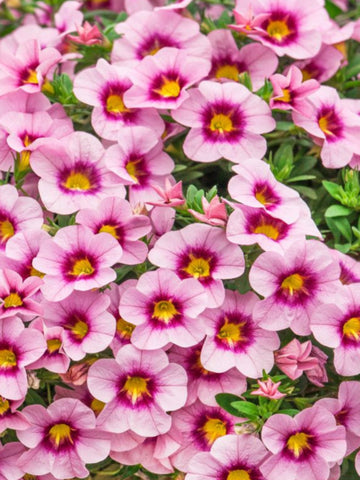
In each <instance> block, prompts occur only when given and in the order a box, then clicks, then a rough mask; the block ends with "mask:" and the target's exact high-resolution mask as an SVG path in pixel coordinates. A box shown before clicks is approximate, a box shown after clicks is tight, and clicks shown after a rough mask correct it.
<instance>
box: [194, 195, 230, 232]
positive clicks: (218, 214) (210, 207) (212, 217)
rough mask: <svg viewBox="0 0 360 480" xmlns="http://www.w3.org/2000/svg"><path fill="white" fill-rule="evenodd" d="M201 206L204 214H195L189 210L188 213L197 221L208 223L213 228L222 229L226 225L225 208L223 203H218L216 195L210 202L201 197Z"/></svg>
mask: <svg viewBox="0 0 360 480" xmlns="http://www.w3.org/2000/svg"><path fill="white" fill-rule="evenodd" d="M201 204H202V207H203V211H204V213H199V212H196V211H195V210H192V209H191V208H189V209H188V212H190V213H191V214H192V215H193V216H194V217H195V218H196V219H197V220H200V222H204V223H208V224H209V225H213V226H215V227H224V226H225V225H226V222H227V218H228V215H227V211H226V206H225V203H222V202H220V199H219V197H218V196H217V195H215V197H213V198H212V199H211V200H210V202H208V201H207V199H206V197H202V198H201Z"/></svg>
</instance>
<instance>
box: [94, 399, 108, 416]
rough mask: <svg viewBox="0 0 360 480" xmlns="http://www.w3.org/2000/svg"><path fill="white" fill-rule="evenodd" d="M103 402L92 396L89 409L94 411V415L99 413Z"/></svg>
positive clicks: (103, 404)
mask: <svg viewBox="0 0 360 480" xmlns="http://www.w3.org/2000/svg"><path fill="white" fill-rule="evenodd" d="M104 407H105V403H104V402H102V401H101V400H98V399H97V398H94V399H93V400H92V402H91V404H90V408H91V410H92V411H93V412H94V413H95V415H99V413H100V412H101V411H102V410H103V409H104Z"/></svg>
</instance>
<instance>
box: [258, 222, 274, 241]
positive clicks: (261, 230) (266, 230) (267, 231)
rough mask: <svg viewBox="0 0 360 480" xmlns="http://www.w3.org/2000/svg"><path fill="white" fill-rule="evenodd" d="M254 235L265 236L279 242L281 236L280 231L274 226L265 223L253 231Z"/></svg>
mask: <svg viewBox="0 0 360 480" xmlns="http://www.w3.org/2000/svg"><path fill="white" fill-rule="evenodd" d="M253 233H258V234H262V235H265V236H266V237H268V238H271V239H272V240H277V239H278V238H279V235H280V232H279V230H278V229H277V228H276V227H275V226H274V225H271V224H267V223H265V222H264V223H262V224H261V225H258V226H257V227H255V228H254V229H253Z"/></svg>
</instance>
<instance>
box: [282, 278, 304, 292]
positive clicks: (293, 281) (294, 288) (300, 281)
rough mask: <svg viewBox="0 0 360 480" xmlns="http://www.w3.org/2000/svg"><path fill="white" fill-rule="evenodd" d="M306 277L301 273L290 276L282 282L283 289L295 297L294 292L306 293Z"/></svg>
mask: <svg viewBox="0 0 360 480" xmlns="http://www.w3.org/2000/svg"><path fill="white" fill-rule="evenodd" d="M304 280H305V277H303V276H302V275H300V274H299V273H293V274H292V275H289V276H288V277H286V278H285V279H284V280H283V281H282V282H281V288H282V289H283V290H287V291H288V293H289V295H291V296H292V295H294V292H300V291H304V290H305V289H304Z"/></svg>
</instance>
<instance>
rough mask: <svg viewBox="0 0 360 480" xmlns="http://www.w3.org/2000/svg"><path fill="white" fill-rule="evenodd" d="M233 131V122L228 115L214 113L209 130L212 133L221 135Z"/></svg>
mask: <svg viewBox="0 0 360 480" xmlns="http://www.w3.org/2000/svg"><path fill="white" fill-rule="evenodd" d="M233 129H234V127H233V122H232V120H231V118H230V116H229V115H224V114H223V113H216V114H215V115H214V116H213V117H212V119H211V122H210V130H212V131H213V132H219V133H221V134H223V133H224V132H231V131H232V130H233Z"/></svg>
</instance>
